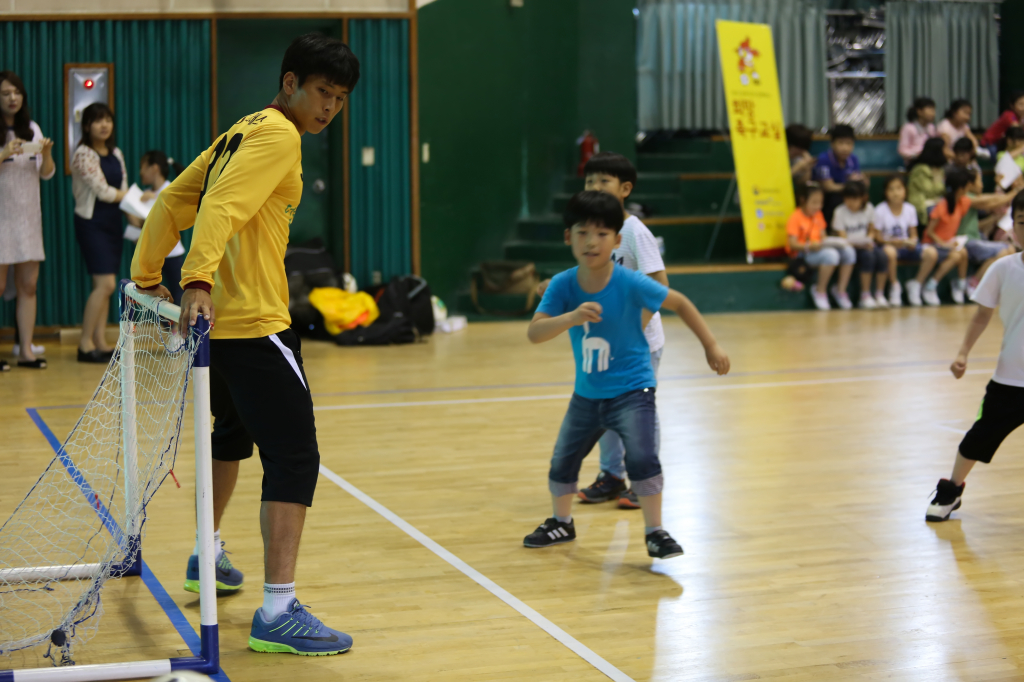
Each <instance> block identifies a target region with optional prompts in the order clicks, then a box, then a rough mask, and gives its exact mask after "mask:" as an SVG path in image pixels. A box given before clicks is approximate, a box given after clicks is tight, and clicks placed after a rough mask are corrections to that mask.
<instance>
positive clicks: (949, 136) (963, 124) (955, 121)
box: [936, 99, 989, 159]
mask: <svg viewBox="0 0 1024 682" xmlns="http://www.w3.org/2000/svg"><path fill="white" fill-rule="evenodd" d="M973 112H974V108H973V107H972V106H971V103H970V102H968V101H967V100H965V99H956V100H953V103H952V104H950V105H949V109H947V110H946V115H945V117H944V118H943V119H942V120H941V121H939V126H938V128H936V130H937V131H938V133H939V137H941V138H942V139H943V141H944V142H945V143H946V158H949V159H952V158H953V157H954V155H955V154H956V149H955V148H954V147H955V145H956V143H957V142H959V141H960V140H964V139H966V140H970V142H971V152H972V154H973V153H975V150H977V152H976V153H977V154H978V155H979V156H981V157H983V158H986V159H987V158H988V157H989V153H988V149H986V148H984V147H981V146H980V145H979V144H978V138H976V137H975V136H974V133H972V132H971V114H972V113H973ZM962 149H966V147H962Z"/></svg>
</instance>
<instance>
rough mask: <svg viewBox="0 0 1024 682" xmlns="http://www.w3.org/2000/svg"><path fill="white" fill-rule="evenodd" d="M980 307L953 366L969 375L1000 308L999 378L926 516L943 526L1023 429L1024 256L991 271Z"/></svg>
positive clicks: (1018, 225)
mask: <svg viewBox="0 0 1024 682" xmlns="http://www.w3.org/2000/svg"><path fill="white" fill-rule="evenodd" d="M1010 211H1011V215H1012V216H1013V231H1014V234H1015V235H1016V237H1017V239H1018V240H1024V193H1021V194H1018V195H1017V196H1016V197H1015V198H1014V200H1013V204H1012V205H1011V207H1010ZM972 299H973V300H974V302H975V303H977V304H978V310H977V312H975V314H974V318H973V319H972V320H971V323H970V325H969V326H968V327H967V333H966V334H965V335H964V341H963V344H962V345H961V346H960V352H959V353H958V354H957V356H956V360H954V361H953V364H952V365H951V366H950V370H951V371H952V372H953V376H955V377H956V378H957V379H959V378H960V377H962V376H963V375H964V372H965V371H967V356H968V355H969V354H970V352H971V349H972V348H973V347H974V344H975V342H977V340H978V337H980V336H981V334H982V332H983V331H985V327H987V326H988V323H989V321H990V320H991V319H992V313H993V312H995V309H996V308H997V307H998V308H999V317H1000V319H1001V320H1002V321H1003V345H1002V348H1001V349H1000V351H999V362H998V364H997V365H996V371H995V374H993V375H992V380H991V381H989V382H988V386H987V387H986V389H985V398H984V400H983V401H982V403H981V409H980V410H979V411H978V418H977V421H975V422H974V426H972V427H971V430H970V431H968V432H967V435H965V436H964V439H963V440H962V441H961V442H960V449H959V451H958V452H957V453H956V461H955V463H954V464H953V473H952V474H951V475H950V477H949V479H945V478H943V479H941V480H940V481H939V483H938V485H937V486H936V491H935V497H934V499H932V501H931V504H929V505H928V510H927V511H926V512H925V520H926V521H945V520H946V519H948V518H949V515H950V514H952V513H953V512H954V511H955V510H957V509H959V508H960V500H961V497H962V496H963V492H964V479H965V478H967V474H968V473H970V471H971V469H972V468H973V467H974V464H975V463H976V462H985V463H986V464H987V463H989V462H991V461H992V456H993V455H994V454H995V452H996V450H997V449H998V448H999V445H1000V444H1001V443H1002V442H1003V440H1004V439H1005V438H1006V437H1007V436H1009V435H1010V433H1012V432H1013V431H1014V430H1015V429H1016V428H1017V427H1018V426H1020V425H1021V424H1024V409H1022V408H1021V405H1022V401H1024V256H1022V254H1015V255H1013V256H1007V257H1006V258H1000V259H999V260H997V261H996V262H995V263H993V264H992V265H991V267H989V269H988V272H986V273H985V277H984V278H982V280H981V284H979V285H978V289H977V290H976V291H975V292H974V296H973V297H972Z"/></svg>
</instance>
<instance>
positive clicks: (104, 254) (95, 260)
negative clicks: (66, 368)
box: [71, 102, 128, 364]
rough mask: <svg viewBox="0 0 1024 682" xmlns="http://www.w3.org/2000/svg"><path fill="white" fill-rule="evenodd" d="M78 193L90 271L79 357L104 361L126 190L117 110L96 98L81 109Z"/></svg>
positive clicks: (80, 232) (78, 227)
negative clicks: (117, 137) (116, 138)
mask: <svg viewBox="0 0 1024 682" xmlns="http://www.w3.org/2000/svg"><path fill="white" fill-rule="evenodd" d="M71 192H72V193H73V194H74V195H75V237H76V238H77V239H78V246H79V247H80V248H81V249H82V256H84V257H85V266H86V270H88V272H89V274H90V275H92V293H91V294H89V298H88V300H87V301H86V303H85V312H84V313H83V314H82V338H81V340H80V341H79V343H78V361H79V362H95V363H103V364H106V363H107V361H109V360H110V357H111V355H112V354H113V352H114V349H113V348H112V347H111V346H110V344H109V343H107V338H106V328H107V325H106V322H107V314H108V312H109V308H110V296H111V295H112V294H113V293H114V289H115V287H116V286H117V273H118V271H119V270H120V268H121V251H122V249H123V246H124V242H123V240H122V237H121V234H122V224H123V223H122V220H121V209H120V208H119V206H118V204H120V203H121V200H122V199H123V198H124V196H125V194H127V193H128V172H127V170H126V168H125V165H124V155H123V154H122V153H121V150H120V149H118V148H117V146H116V145H115V142H114V113H113V112H112V111H111V110H110V108H109V107H108V106H107V105H106V104H102V103H100V102H96V103H93V104H90V105H89V106H87V107H86V108H85V109H84V110H83V111H82V141H81V142H79V143H78V147H77V148H76V149H75V153H74V155H73V156H72V157H71Z"/></svg>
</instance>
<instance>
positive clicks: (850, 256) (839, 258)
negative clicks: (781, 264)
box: [804, 245, 857, 268]
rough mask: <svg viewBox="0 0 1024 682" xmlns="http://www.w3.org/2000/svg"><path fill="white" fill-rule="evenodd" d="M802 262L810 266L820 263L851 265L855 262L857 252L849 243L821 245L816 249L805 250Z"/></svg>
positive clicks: (819, 264) (814, 266) (817, 265)
mask: <svg viewBox="0 0 1024 682" xmlns="http://www.w3.org/2000/svg"><path fill="white" fill-rule="evenodd" d="M804 262H806V263H807V265H808V266H809V267H812V268H818V267H821V266H822V265H832V266H835V265H852V264H853V263H855V262H857V254H856V252H855V251H854V248H853V247H852V246H849V245H847V246H823V247H821V248H820V249H818V250H817V251H805V252H804Z"/></svg>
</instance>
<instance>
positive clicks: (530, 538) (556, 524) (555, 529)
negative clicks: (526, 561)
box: [523, 518, 576, 547]
mask: <svg viewBox="0 0 1024 682" xmlns="http://www.w3.org/2000/svg"><path fill="white" fill-rule="evenodd" d="M575 539H576V525H575V524H574V523H573V522H572V521H571V520H570V521H569V523H562V522H561V521H559V520H558V519H556V518H550V519H548V520H547V521H545V522H544V523H542V524H540V525H539V526H537V530H535V531H533V532H532V533H530V534H529V535H527V536H526V537H525V538H523V546H524V547H550V546H551V545H559V544H561V543H563V542H572V541H573V540H575Z"/></svg>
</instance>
